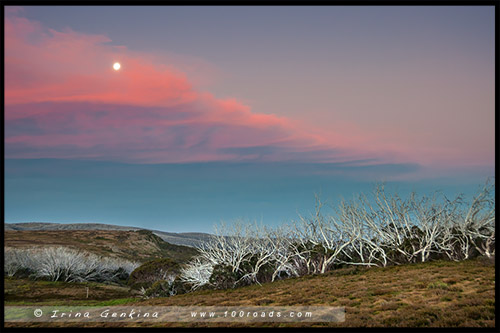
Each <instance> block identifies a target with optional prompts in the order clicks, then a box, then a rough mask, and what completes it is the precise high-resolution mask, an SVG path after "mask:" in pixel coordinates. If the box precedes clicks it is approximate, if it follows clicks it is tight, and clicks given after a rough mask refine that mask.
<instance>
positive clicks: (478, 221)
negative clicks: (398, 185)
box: [180, 181, 495, 290]
mask: <svg viewBox="0 0 500 333" xmlns="http://www.w3.org/2000/svg"><path fill="white" fill-rule="evenodd" d="M494 186H495V185H494V182H490V181H488V182H487V183H486V184H485V186H484V187H483V188H481V190H480V191H479V192H478V194H477V195H476V196H474V197H473V198H472V201H470V202H465V201H464V199H463V197H462V196H460V195H459V196H457V197H456V198H455V199H453V200H449V199H448V198H446V197H445V196H443V195H439V194H435V195H434V196H432V197H427V196H422V197H419V196H418V195H417V194H416V193H411V194H410V195H409V196H408V197H407V198H402V197H400V196H398V195H397V194H395V195H390V194H387V193H386V191H385V189H384V186H383V185H379V186H377V187H376V188H375V190H374V192H373V196H372V197H371V198H368V197H367V196H365V195H360V196H359V197H358V198H356V199H355V200H350V201H342V202H341V203H340V205H339V206H338V207H335V208H333V209H334V213H333V214H329V215H325V214H324V208H325V207H324V204H323V203H322V202H321V200H320V199H319V197H316V209H315V211H314V213H313V214H311V216H310V217H302V216H301V217H300V219H299V220H298V221H296V222H294V223H293V224H292V225H288V226H283V227H280V228H275V229H272V228H268V227H259V226H257V225H249V224H243V223H236V224H234V225H232V226H225V225H222V227H221V228H219V229H218V230H216V232H215V235H214V236H213V237H212V239H211V240H210V241H209V242H206V243H204V244H203V245H202V246H201V247H200V248H199V249H198V250H199V253H200V254H199V255H198V256H197V257H196V258H195V259H194V260H193V261H191V262H190V263H189V264H187V265H186V266H185V267H184V268H183V269H182V270H181V276H180V279H181V280H182V281H184V282H185V283H187V284H188V285H190V287H191V290H195V289H199V288H202V287H210V288H215V289H226V288H234V287H237V286H242V285H247V284H253V283H257V284H260V283H262V282H268V281H275V280H276V279H281V278H286V277H291V276H302V275H307V274H322V273H325V272H328V271H330V270H332V269H335V268H340V267H345V266H365V267H385V266H393V265H401V264H408V263H416V262H427V261H433V260H439V259H445V260H453V261H460V260H465V259H471V258H474V257H477V256H484V257H487V258H492V257H493V256H494V255H495V197H494Z"/></svg>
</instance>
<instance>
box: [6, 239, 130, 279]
mask: <svg viewBox="0 0 500 333" xmlns="http://www.w3.org/2000/svg"><path fill="white" fill-rule="evenodd" d="M137 266H138V264H137V263H134V262H130V261H128V260H124V259H117V258H109V257H100V256H97V255H95V254H93V253H89V252H83V251H77V250H74V249H71V248H67V247H43V248H33V249H17V248H6V249H5V257H4V272H5V274H6V275H8V276H16V277H30V278H34V279H44V280H50V281H65V282H88V281H94V282H112V281H120V280H122V281H123V280H126V279H127V278H128V276H129V275H130V273H131V272H132V271H133V270H134V269H135V268H136V267H137Z"/></svg>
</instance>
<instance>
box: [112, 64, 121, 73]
mask: <svg viewBox="0 0 500 333" xmlns="http://www.w3.org/2000/svg"><path fill="white" fill-rule="evenodd" d="M120 67H121V65H120V63H119V62H115V63H114V64H113V69H114V70H115V71H117V70H119V69H120Z"/></svg>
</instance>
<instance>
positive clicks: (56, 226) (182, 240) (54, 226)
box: [4, 222, 210, 247]
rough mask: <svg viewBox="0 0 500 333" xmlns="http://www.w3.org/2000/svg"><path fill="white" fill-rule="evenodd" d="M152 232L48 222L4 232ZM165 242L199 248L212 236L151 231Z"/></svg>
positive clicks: (14, 225)
mask: <svg viewBox="0 0 500 333" xmlns="http://www.w3.org/2000/svg"><path fill="white" fill-rule="evenodd" d="M141 229H142V230H150V229H144V228H139V227H127V226H119V225H113V224H102V223H46V222H26V223H5V224H4V230H6V231H7V230H122V231H126V230H141ZM150 231H152V232H153V233H154V234H155V235H157V236H159V237H160V238H161V239H163V240H164V241H166V242H168V243H170V244H174V245H183V246H191V247H193V246H197V245H200V244H201V243H203V242H204V241H206V240H207V239H208V238H209V237H210V234H206V233H200V232H185V233H175V232H165V231H159V230H150Z"/></svg>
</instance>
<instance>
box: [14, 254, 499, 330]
mask: <svg viewBox="0 0 500 333" xmlns="http://www.w3.org/2000/svg"><path fill="white" fill-rule="evenodd" d="M16 283H18V284H19V285H16ZM33 283H38V284H39V285H37V286H36V287H33V288H34V289H37V290H38V292H39V293H41V292H42V291H40V290H43V289H44V288H48V287H44V286H41V285H40V284H41V283H44V282H33V281H24V282H15V281H14V280H12V279H7V280H6V287H5V288H6V291H7V292H6V295H5V296H6V298H5V300H6V305H13V304H19V302H20V300H21V299H24V302H23V304H30V303H31V304H40V305H41V304H47V305H48V304H58V305H59V304H60V305H63V304H64V305H74V304H75V305H76V304H79V305H83V304H86V303H85V302H94V303H88V304H95V302H96V301H95V300H93V301H85V298H83V297H84V296H83V291H82V290H83V287H82V286H81V285H78V284H74V285H72V286H73V287H74V288H75V292H74V295H72V296H70V294H71V293H70V292H69V291H68V289H67V288H73V287H72V286H68V285H67V284H62V285H61V286H64V287H61V288H60V289H59V288H54V287H53V286H51V287H50V288H51V289H47V290H48V292H47V295H46V296H47V298H44V296H39V297H38V298H33V297H32V296H30V295H31V292H30V290H31V289H29V288H30V287H29V286H26V284H28V285H29V284H33ZM122 291H124V290H123V289H122ZM115 292H116V290H114V291H111V290H109V291H108V293H109V294H108V296H109V297H108V298H107V297H106V292H104V291H103V294H101V296H100V298H99V301H100V302H102V301H103V300H105V299H108V302H111V303H109V304H113V303H112V302H113V299H114V302H115V304H126V303H128V304H134V305H159V306H160V305H161V306H174V305H176V306H188V305H197V306H202V305H213V306H219V305H328V306H344V307H345V308H346V321H345V322H343V323H324V324H322V323H317V324H314V326H334V327H335V326H348V327H349V326H351V327H366V326H384V327H387V326H398V327H402V326H406V327H436V326H437V327H456V326H474V327H494V326H495V266H494V264H493V262H491V261H486V260H483V259H475V260H468V261H462V262H448V261H436V262H428V263H420V264H412V265H402V266H394V267H388V268H372V269H363V268H355V267H354V268H345V269H339V270H335V271H331V272H329V273H327V274H324V275H316V276H305V277H301V278H293V279H288V280H281V281H277V282H274V283H267V284H263V285H262V286H258V285H252V286H248V287H243V288H238V289H234V290H216V291H215V290H201V291H196V292H193V293H189V294H183V295H177V296H173V297H169V298H154V299H148V300H140V299H134V298H133V295H127V294H126V293H122V294H120V296H118V295H116V294H115ZM60 293H65V295H66V296H65V297H64V298H60V299H58V298H57V296H51V297H52V298H50V297H48V295H49V294H51V295H57V294H60ZM14 295H16V296H14ZM116 297H122V299H119V300H116V299H115V298H116ZM131 297H132V298H131ZM63 299H64V300H63ZM54 302H57V303H54ZM6 325H7V326H14V325H13V324H6ZM44 325H50V323H48V324H44V323H39V324H30V326H44ZM52 325H54V324H52ZM65 325H67V326H70V324H65ZM82 325H83V324H82ZM102 325H104V324H102V323H89V324H86V326H102ZM106 325H107V326H111V325H115V326H126V325H127V324H124V323H121V324H111V323H107V324H106ZM128 325H129V326H137V325H142V326H148V325H157V326H158V323H156V324H151V323H150V324H147V323H143V324H137V323H135V324H134V323H129V324H128ZM202 325H206V326H246V325H243V324H230V323H229V324H228V323H213V324H202V323H185V324H180V323H161V325H160V326H192V327H194V326H198V327H199V326H202ZM262 325H265V326H271V327H273V326H283V325H286V326H309V325H310V324H298V323H297V324H282V323H281V324H278V323H276V324H273V323H269V324H254V325H253V326H262ZM61 326H62V324H61ZM73 326H74V324H73Z"/></svg>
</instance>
